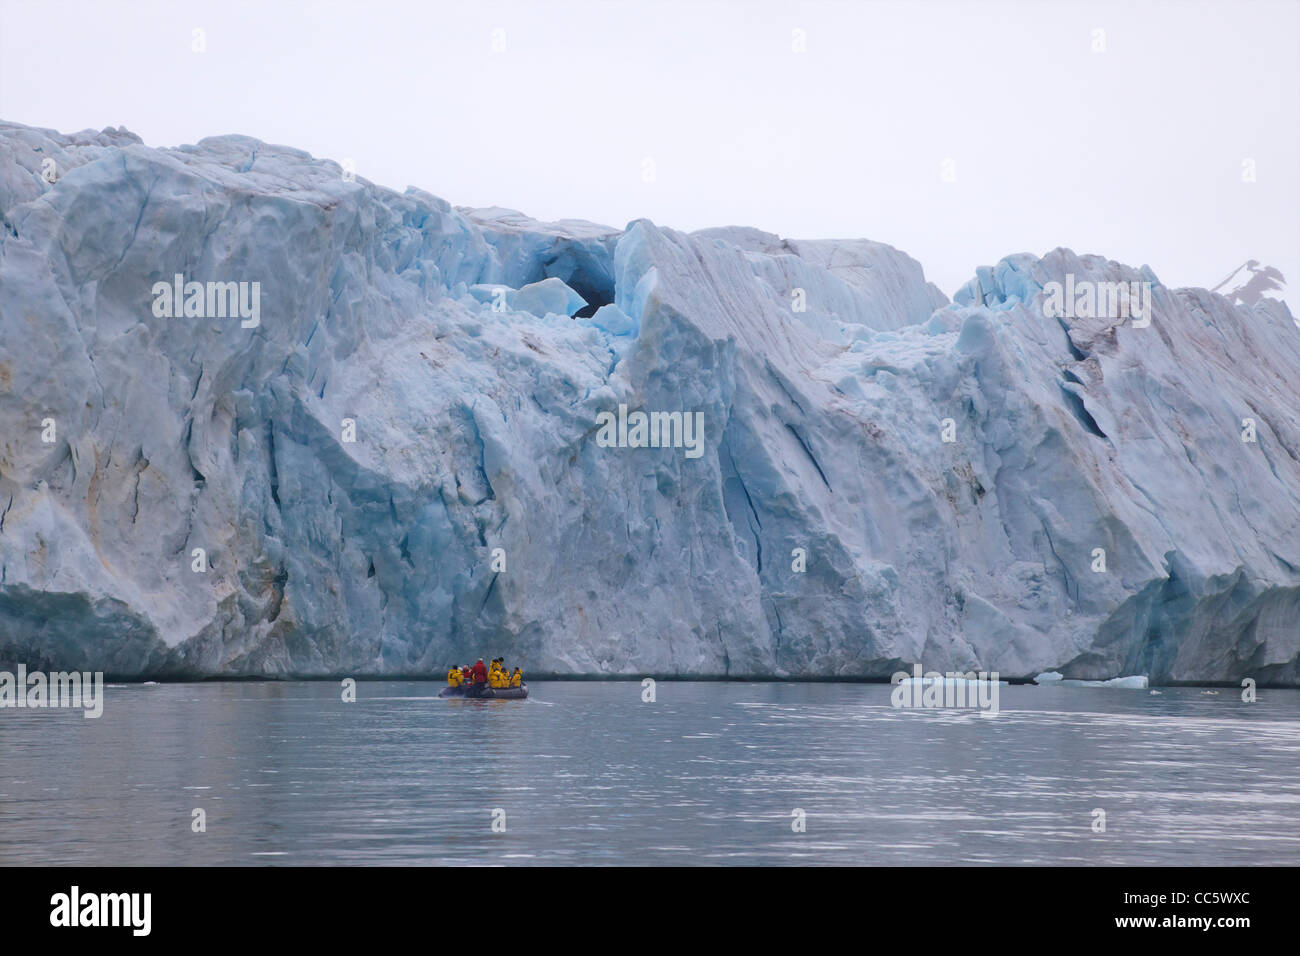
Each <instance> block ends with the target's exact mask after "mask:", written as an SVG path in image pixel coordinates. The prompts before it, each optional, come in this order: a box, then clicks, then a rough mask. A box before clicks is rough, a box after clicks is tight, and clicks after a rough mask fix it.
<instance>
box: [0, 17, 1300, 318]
mask: <svg viewBox="0 0 1300 956" xmlns="http://www.w3.org/2000/svg"><path fill="white" fill-rule="evenodd" d="M195 28H202V29H203V30H204V31H205V33H206V42H207V50H206V52H204V53H202V54H199V53H195V52H193V51H192V49H191V44H192V31H193V30H194V29H195ZM498 28H500V29H503V30H504V31H505V33H504V36H505V46H506V50H505V52H500V53H498V52H494V51H493V48H492V44H493V31H494V30H495V29H498ZM795 28H800V29H802V30H804V31H805V32H806V37H807V52H806V53H803V54H796V53H794V52H793V51H792V31H793V30H794V29H795ZM1095 29H1101V30H1104V31H1105V45H1106V51H1105V52H1104V53H1094V52H1093V51H1092V46H1093V42H1094V35H1093V31H1094V30H1095ZM1298 50H1300V2H1296V0H1228V2H1197V0H1168V2H1158V0H1150V2H1142V0H1129V2H1121V3H1105V2H1090V3H1080V2H1075V0H1057V2H1044V3H1040V2H1034V0H1008V2H944V0H919V2H908V3H903V2H890V0H880V2H858V3H798V2H769V3H764V2H749V3H745V2H741V0H731V2H713V3H703V2H697V3H668V2H658V3H653V2H635V0H626V2H620V0H605V2H594V0H592V2H578V0H571V2H564V0H557V2H541V0H534V2H486V0H464V2H461V0H423V2H410V3H398V2H382V0H374V2H369V3H311V2H298V3H290V2H279V0H263V2H258V3H247V4H242V3H235V2H231V0H221V2H216V3H201V2H147V0H140V2H119V0H96V2H90V0H85V2H63V3H59V2H41V3H37V2H31V0H0V118H4V119H7V120H11V121H16V122H20V123H26V124H28V125H32V126H42V127H49V128H54V129H59V130H62V131H65V132H70V131H74V130H78V129H84V128H87V127H93V128H96V129H99V128H102V127H104V126H117V125H124V126H126V127H127V128H129V129H131V130H132V131H134V132H136V133H137V134H139V135H140V136H141V137H143V139H144V140H145V142H146V143H148V144H149V145H151V146H174V145H179V144H182V143H192V142H195V141H197V140H199V139H201V138H203V137H204V136H210V135H216V134H220V133H244V134H247V135H251V136H256V137H258V138H259V139H263V140H267V141H270V142H276V143H283V144H286V145H290V146H295V147H298V148H301V149H305V150H307V151H309V152H311V153H313V154H314V155H316V156H323V157H330V158H333V159H336V160H339V161H342V160H343V159H344V158H351V159H352V160H353V161H354V162H355V163H356V167H357V172H358V174H359V175H361V176H363V177H365V178H367V179H370V180H372V181H374V182H377V183H380V184H383V185H386V186H391V187H394V188H397V189H402V188H404V187H405V186H406V185H408V184H410V185H415V186H419V187H421V188H423V189H427V190H428V191H430V192H432V193H434V194H436V195H439V196H442V197H443V198H445V199H447V200H449V201H450V202H452V203H454V204H457V205H477V206H482V205H502V206H510V207H513V208H516V209H520V210H523V211H524V212H526V213H528V214H529V215H532V216H536V217H537V218H541V219H555V218H564V217H570V218H581V219H591V220H594V221H598V222H605V223H608V224H611V225H615V226H622V225H624V224H625V223H626V222H628V221H629V220H631V219H635V218H639V217H642V216H646V217H649V218H651V219H653V220H654V221H655V222H657V223H659V224H661V225H667V226H673V227H676V228H679V229H687V230H691V229H698V228H703V227H706V226H719V225H729V224H737V225H752V226H757V227H759V228H762V229H766V230H769V231H772V232H777V233H780V234H781V235H783V236H787V237H794V238H807V239H812V238H824V237H850V236H852V237H857V236H862V237H866V238H870V239H876V240H879V241H882V242H888V243H890V244H892V245H894V246H897V247H899V248H900V249H903V250H904V251H906V252H908V253H909V254H911V255H912V256H914V257H916V258H917V259H919V260H920V261H921V262H922V264H923V265H924V266H925V270H926V274H927V275H928V276H929V277H930V278H931V279H932V280H933V281H934V282H936V283H937V284H938V285H939V286H940V287H941V288H942V289H943V290H944V291H945V292H946V293H948V294H949V295H951V294H952V293H953V292H954V291H955V290H956V288H957V287H958V286H960V284H961V283H962V282H964V281H965V280H966V279H968V278H969V277H970V276H971V275H972V274H973V272H974V268H975V267H976V266H977V265H984V264H992V263H994V262H996V261H997V260H998V259H999V258H1001V257H1002V256H1004V255H1007V254H1010V253H1013V252H1024V251H1027V252H1033V253H1037V254H1042V253H1044V252H1046V251H1048V250H1049V249H1052V248H1054V247H1056V246H1058V245H1063V246H1068V247H1070V248H1072V249H1074V250H1075V251H1076V252H1079V253H1099V254H1102V255H1105V256H1108V257H1109V258H1113V259H1118V260H1121V261H1123V262H1127V263H1130V264H1132V265H1141V264H1142V263H1148V264H1150V265H1151V267H1152V268H1153V269H1154V270H1155V272H1156V274H1157V275H1158V276H1159V277H1160V278H1161V280H1162V281H1164V282H1165V283H1167V284H1170V285H1176V286H1177V285H1203V286H1206V287H1212V286H1214V285H1215V284H1217V283H1218V282H1219V281H1220V280H1222V279H1223V278H1224V277H1225V276H1226V275H1227V274H1228V273H1229V272H1230V271H1232V269H1234V268H1235V267H1236V266H1238V265H1239V264H1240V263H1241V262H1243V261H1244V260H1246V259H1248V258H1255V259H1259V260H1261V262H1263V263H1264V264H1266V265H1272V266H1275V267H1277V268H1278V269H1280V270H1281V271H1282V272H1283V274H1284V275H1285V276H1286V277H1287V279H1288V280H1289V289H1288V301H1289V302H1290V303H1291V307H1292V310H1293V311H1300V310H1298V309H1297V304H1300V298H1298V297H1297V295H1296V290H1297V289H1300V56H1298V53H1297V51H1298ZM646 158H652V159H653V160H654V164H655V170H656V173H657V178H656V179H655V181H654V182H649V183H647V182H644V181H643V180H642V169H643V161H644V160H645V159H646ZM945 159H952V160H953V161H954V167H953V168H954V170H955V174H956V181H955V182H944V181H942V179H941V176H940V171H941V164H942V163H943V162H944V160H945ZM1245 159H1253V160H1254V161H1255V164H1256V167H1255V168H1256V171H1257V182H1254V183H1244V182H1243V181H1242V162H1243V160H1245Z"/></svg>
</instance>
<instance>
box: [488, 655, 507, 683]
mask: <svg viewBox="0 0 1300 956" xmlns="http://www.w3.org/2000/svg"><path fill="white" fill-rule="evenodd" d="M488 686H489V687H496V688H501V687H505V686H506V675H505V673H504V672H503V671H502V670H501V659H500V658H499V657H494V658H493V659H492V669H491V670H490V671H488Z"/></svg>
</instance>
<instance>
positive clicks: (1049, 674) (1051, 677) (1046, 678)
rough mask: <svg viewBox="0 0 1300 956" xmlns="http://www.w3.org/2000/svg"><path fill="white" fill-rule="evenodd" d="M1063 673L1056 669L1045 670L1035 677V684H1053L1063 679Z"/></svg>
mask: <svg viewBox="0 0 1300 956" xmlns="http://www.w3.org/2000/svg"><path fill="white" fill-rule="evenodd" d="M1061 679H1062V678H1061V675H1060V674H1059V673H1057V672H1056V671H1045V672H1043V673H1042V674H1039V675H1038V676H1037V677H1035V678H1034V683H1035V684H1051V683H1054V682H1056V681H1059V680H1061Z"/></svg>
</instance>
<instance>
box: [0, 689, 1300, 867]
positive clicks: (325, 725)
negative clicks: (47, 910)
mask: <svg viewBox="0 0 1300 956" xmlns="http://www.w3.org/2000/svg"><path fill="white" fill-rule="evenodd" d="M439 689H440V685H439V684H434V683H429V684H423V683H409V682H380V683H362V684H359V685H358V700H357V702H356V703H343V701H342V700H341V694H340V690H339V685H338V684H336V683H265V684H248V683H238V684H170V685H159V686H139V685H129V686H128V685H120V686H119V685H115V686H110V687H109V688H108V690H107V699H106V703H105V709H104V715H103V717H101V718H100V719H98V720H87V719H85V718H84V717H83V716H82V714H81V712H80V711H26V710H3V711H0V863H6V864H14V863H36V864H44V863H82V864H128V865H129V864H275V863H285V864H321V863H330V864H358V863H384V864H401V863H415V864H419V863H446V864H457V863H463V864H485V863H516V864H527V863H547V864H559V863H602V864H656V863H671V864H687V863H706V864H717V863H742V864H755V863H805V864H806V863H820V864H866V865H881V864H971V863H1000V864H1062V863H1084V864H1114V863H1144V864H1216V865H1227V864H1292V865H1294V864H1297V863H1300V691H1270V690H1264V691H1261V692H1260V698H1259V701H1258V702H1256V703H1253V704H1247V703H1243V702H1241V701H1240V699H1239V697H1238V695H1237V693H1236V692H1234V691H1232V690H1230V689H1224V690H1222V691H1221V692H1220V693H1219V694H1217V695H1207V694H1204V693H1202V692H1201V691H1200V690H1198V689H1190V688H1189V689H1169V688H1165V689H1162V693H1161V694H1160V695H1151V694H1149V693H1148V692H1147V691H1127V690H1106V689H1092V688H1071V687H1003V688H1002V689H1001V690H1002V693H1001V709H1002V713H1001V714H1000V715H999V716H998V717H996V718H992V719H988V718H981V717H979V716H978V715H977V714H975V713H974V712H969V711H924V710H894V709H893V708H891V707H890V706H889V692H890V688H889V687H888V686H887V685H883V684H725V683H668V682H660V683H659V685H658V700H657V702H656V703H643V702H642V700H641V685H640V684H639V683H638V682H626V683H589V682H583V683H578V682H573V683H568V682H563V683H561V682H555V683H539V684H534V685H532V688H531V689H532V692H533V696H532V697H531V698H530V699H529V700H526V701H446V700H439V699H438V698H437V697H436V694H437V692H438V690H439ZM195 808H202V809H203V810H204V811H205V813H206V823H207V832H205V833H193V832H192V831H191V819H192V816H191V815H192V811H193V810H194V809H195ZM796 808H798V809H802V810H804V811H805V814H806V820H807V830H806V832H804V833H796V832H793V831H792V828H791V822H792V820H793V817H792V811H793V810H795V809H796ZM1095 808H1101V809H1103V810H1105V812H1106V832H1104V833H1094V832H1093V829H1092V824H1093V810H1094V809H1095ZM495 809H500V810H503V811H504V812H505V825H506V832H505V833H493V832H492V820H493V811H494V810H495Z"/></svg>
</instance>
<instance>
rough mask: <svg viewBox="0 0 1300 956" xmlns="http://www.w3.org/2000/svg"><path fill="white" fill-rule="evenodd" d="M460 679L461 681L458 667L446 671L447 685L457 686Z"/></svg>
mask: <svg viewBox="0 0 1300 956" xmlns="http://www.w3.org/2000/svg"><path fill="white" fill-rule="evenodd" d="M460 681H461V676H460V669H459V668H457V667H453V668H452V669H451V670H449V671H447V686H449V687H459V686H460Z"/></svg>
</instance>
